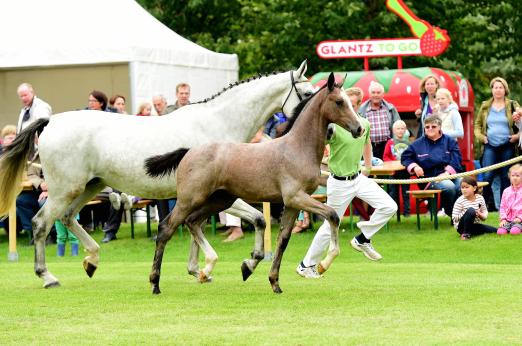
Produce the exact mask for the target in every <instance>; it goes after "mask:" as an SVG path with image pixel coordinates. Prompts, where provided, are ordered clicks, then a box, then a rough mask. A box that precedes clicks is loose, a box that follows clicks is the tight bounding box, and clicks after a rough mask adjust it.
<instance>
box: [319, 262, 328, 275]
mask: <svg viewBox="0 0 522 346" xmlns="http://www.w3.org/2000/svg"><path fill="white" fill-rule="evenodd" d="M325 271H326V269H324V267H323V265H322V264H321V263H319V264H318V265H317V272H318V273H319V274H321V275H322V274H324V272H325Z"/></svg>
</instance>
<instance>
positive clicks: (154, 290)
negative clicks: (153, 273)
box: [152, 286, 161, 294]
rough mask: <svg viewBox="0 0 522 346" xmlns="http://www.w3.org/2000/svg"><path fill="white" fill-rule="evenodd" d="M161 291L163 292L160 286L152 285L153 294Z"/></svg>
mask: <svg viewBox="0 0 522 346" xmlns="http://www.w3.org/2000/svg"><path fill="white" fill-rule="evenodd" d="M160 293H161V291H160V288H159V286H154V287H152V294H160Z"/></svg>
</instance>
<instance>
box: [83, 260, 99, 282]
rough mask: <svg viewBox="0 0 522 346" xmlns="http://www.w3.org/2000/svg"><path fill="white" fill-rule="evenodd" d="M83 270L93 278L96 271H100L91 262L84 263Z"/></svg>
mask: <svg viewBox="0 0 522 346" xmlns="http://www.w3.org/2000/svg"><path fill="white" fill-rule="evenodd" d="M83 269H85V272H86V273H87V275H88V276H89V277H90V278H92V276H93V275H94V272H95V271H96V269H98V267H97V266H95V265H94V264H92V263H90V262H87V261H86V260H84V261H83Z"/></svg>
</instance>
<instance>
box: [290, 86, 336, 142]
mask: <svg viewBox="0 0 522 346" xmlns="http://www.w3.org/2000/svg"><path fill="white" fill-rule="evenodd" d="M336 87H338V86H337V85H336ZM324 88H326V84H325V85H323V86H322V87H321V88H319V90H317V91H316V92H315V93H313V94H312V95H310V97H307V98H304V99H302V100H301V102H299V104H298V105H297V106H295V108H294V109H293V110H292V117H291V118H290V119H288V124H287V125H286V127H285V130H284V131H283V133H282V134H281V136H284V135H286V134H287V133H288V132H290V130H291V129H292V127H293V126H294V124H295V121H296V120H297V118H298V117H299V115H300V114H301V113H302V112H303V109H304V107H305V106H306V105H307V104H308V102H309V101H310V100H311V99H312V98H313V97H314V96H315V95H317V94H318V93H319V92H320V91H321V90H322V89H324Z"/></svg>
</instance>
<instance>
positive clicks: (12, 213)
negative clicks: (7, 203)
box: [7, 203, 18, 262]
mask: <svg viewBox="0 0 522 346" xmlns="http://www.w3.org/2000/svg"><path fill="white" fill-rule="evenodd" d="M7 260H9V261H12V262H17V261H18V252H16V203H13V205H12V206H11V208H10V209H9V253H8V255H7Z"/></svg>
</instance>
